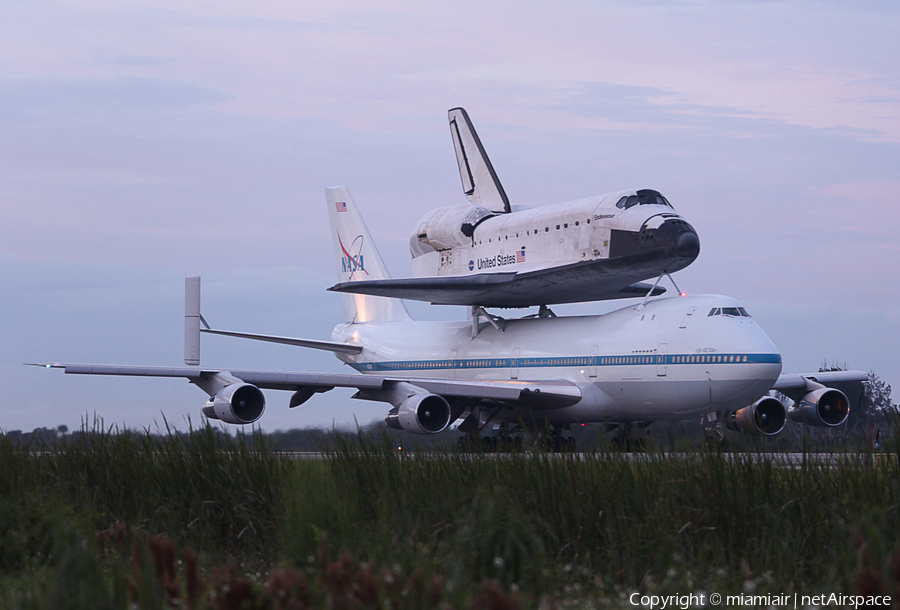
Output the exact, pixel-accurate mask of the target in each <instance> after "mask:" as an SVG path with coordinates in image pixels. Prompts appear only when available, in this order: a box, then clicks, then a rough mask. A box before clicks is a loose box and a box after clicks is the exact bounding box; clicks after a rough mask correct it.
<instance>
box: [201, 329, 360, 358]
mask: <svg viewBox="0 0 900 610" xmlns="http://www.w3.org/2000/svg"><path fill="white" fill-rule="evenodd" d="M200 332H202V333H208V334H210V335H224V336H226V337H238V338H240V339H252V340H254V341H268V342H269V343H282V344H284V345H295V346H297V347H309V348H312V349H321V350H325V351H329V352H337V353H340V354H358V353H360V352H361V351H362V347H361V346H359V345H349V344H347V343H334V342H332V341H316V340H314V339H295V338H293V337H277V336H274V335H257V334H254V333H241V332H237V331H233V330H213V329H211V328H201V329H200Z"/></svg>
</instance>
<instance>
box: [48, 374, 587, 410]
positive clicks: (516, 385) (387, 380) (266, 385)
mask: <svg viewBox="0 0 900 610" xmlns="http://www.w3.org/2000/svg"><path fill="white" fill-rule="evenodd" d="M35 366H43V367H46V368H58V369H63V371H64V372H65V373H67V374H75V375H126V376H137V377H180V378H184V379H187V380H188V381H189V382H191V383H193V384H196V385H198V386H199V387H201V388H202V389H204V390H206V391H207V393H210V395H213V394H215V393H216V392H218V391H219V390H221V389H222V388H223V387H225V386H227V385H230V384H233V383H236V382H238V381H241V382H243V383H248V384H251V385H254V386H256V387H258V388H262V389H267V390H292V391H294V392H302V393H305V394H306V398H308V397H309V396H312V394H313V393H320V392H327V391H329V390H331V389H334V388H356V389H357V390H359V391H360V392H361V396H360V397H361V398H368V399H370V400H386V398H384V397H383V395H382V393H389V392H390V391H391V389H392V388H393V387H394V386H396V385H397V384H400V383H407V384H410V385H412V386H415V388H418V389H421V390H424V391H425V392H430V393H432V394H439V395H441V396H443V397H444V398H446V399H448V400H452V399H463V400H465V399H469V400H473V401H482V400H488V401H494V402H501V403H510V404H513V403H514V404H525V405H529V406H532V407H534V408H537V409H558V408H562V407H567V406H570V405H573V404H575V403H576V402H578V401H579V400H581V389H580V388H579V387H578V386H577V385H576V384H574V383H572V382H570V381H566V380H544V381H518V380H478V381H468V380H467V381H463V380H456V379H442V378H431V377H395V376H383V375H362V374H353V373H350V374H341V373H336V374H334V373H304V372H288V371H242V370H225V369H205V368H195V367H159V366H133V365H108V364H65V363H47V364H39V365H35ZM301 402H302V401H301ZM301 402H297V403H296V404H294V401H293V400H292V404H291V406H296V405H297V404H301Z"/></svg>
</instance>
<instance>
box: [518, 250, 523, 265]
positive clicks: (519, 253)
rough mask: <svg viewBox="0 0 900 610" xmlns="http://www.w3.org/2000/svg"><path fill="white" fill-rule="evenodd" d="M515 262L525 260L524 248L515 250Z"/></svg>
mask: <svg viewBox="0 0 900 610" xmlns="http://www.w3.org/2000/svg"><path fill="white" fill-rule="evenodd" d="M516 262H517V263H524V262H525V250H516Z"/></svg>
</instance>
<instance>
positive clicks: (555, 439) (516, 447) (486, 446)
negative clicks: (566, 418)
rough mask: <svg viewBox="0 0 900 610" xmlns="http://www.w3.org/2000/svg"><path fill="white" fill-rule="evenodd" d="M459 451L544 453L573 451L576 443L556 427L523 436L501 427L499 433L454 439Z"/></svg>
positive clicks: (468, 435)
mask: <svg viewBox="0 0 900 610" xmlns="http://www.w3.org/2000/svg"><path fill="white" fill-rule="evenodd" d="M456 446H457V447H458V448H459V450H460V451H463V452H466V453H470V452H481V453H518V452H522V451H534V450H538V451H543V452H545V453H574V452H575V451H576V450H577V448H578V447H577V443H576V441H575V439H574V438H572V437H564V436H563V435H562V431H561V430H558V429H551V430H543V431H541V432H537V433H529V432H526V433H525V438H522V436H519V435H513V434H512V433H510V432H509V431H508V430H505V429H503V428H502V427H501V429H500V434H498V435H490V436H480V437H479V436H476V435H472V434H467V435H466V436H461V437H459V438H458V439H457V441H456Z"/></svg>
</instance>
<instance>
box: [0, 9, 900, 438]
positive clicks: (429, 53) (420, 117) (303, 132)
mask: <svg viewBox="0 0 900 610" xmlns="http://www.w3.org/2000/svg"><path fill="white" fill-rule="evenodd" d="M898 31H900V5H897V3H896V2H888V1H884V2H875V1H871V2H866V1H862V2H853V3H848V2H830V1H826V2H813V1H780V2H776V1H772V2H767V1H740V0H734V1H729V2H702V1H689V0H686V1H675V2H655V1H648V2H634V1H628V2H625V1H622V2H588V1H575V0H561V1H554V2H552V3H551V2H530V1H529V2H522V1H519V2H512V1H508V2H507V1H494V0H480V1H478V2H469V1H462V2H454V3H442V4H439V3H422V2H413V1H401V2H391V1H387V2H379V3H367V2H361V1H337V2H329V3H327V4H326V3H313V2H302V1H301V2H296V1H292V2H284V1H270V2H266V3H264V4H262V5H260V4H259V3H257V4H252V3H245V2H229V1H221V0H217V1H215V2H190V1H189V2H183V1H182V2H174V1H169V0H146V1H142V2H136V1H131V0H115V1H112V0H109V1H104V0H71V1H58V2H48V1H44V0H29V1H27V2H26V1H19V0H13V1H11V2H4V3H3V4H2V6H0V212H2V224H0V226H2V228H3V239H2V240H0V286H2V288H0V314H2V315H0V383H2V387H3V392H4V400H3V406H2V407H0V429H4V430H13V429H22V430H31V429H33V428H36V427H41V426H46V427H56V426H57V425H60V424H66V425H68V426H69V427H70V428H73V427H77V426H78V425H79V422H80V421H81V420H82V419H83V418H84V417H85V416H86V415H87V416H88V417H93V414H95V413H96V414H97V415H98V416H99V417H101V418H103V420H104V421H105V422H106V424H107V425H110V424H118V425H125V426H129V427H135V428H142V427H149V428H151V429H154V428H155V426H157V425H158V424H161V422H162V417H163V415H164V416H165V418H166V419H168V421H169V422H171V423H174V424H175V425H176V426H179V427H184V426H185V425H186V419H187V417H188V416H190V417H191V418H192V420H193V421H194V422H199V421H200V413H199V407H200V405H201V404H202V403H203V401H204V400H205V395H204V394H203V392H201V391H200V390H198V389H197V388H195V387H193V386H190V385H189V384H187V383H186V382H184V381H181V380H160V379H133V378H90V377H76V376H71V375H70V376H65V375H62V374H61V373H60V372H58V371H45V370H42V369H37V368H31V367H24V366H22V363H23V362H45V361H62V362H97V363H126V364H149V365H157V364H158V365H179V364H180V363H181V359H182V347H183V340H182V332H183V323H182V315H183V305H182V299H183V294H182V291H183V278H184V277H185V276H187V275H201V276H202V277H203V282H204V283H203V312H204V316H205V317H206V318H207V319H208V320H209V321H210V322H211V323H212V324H213V325H214V326H216V327H219V328H227V329H235V330H246V331H250V332H260V333H269V334H281V335H289V336H298V337H308V338H314V339H315V338H321V339H328V338H329V337H330V334H331V329H332V327H333V326H334V325H335V324H337V323H339V322H341V321H342V320H341V305H340V297H339V296H338V295H335V294H332V293H327V292H325V288H326V287H328V286H330V285H332V284H333V283H334V282H335V281H336V275H335V273H334V262H333V261H332V260H331V259H332V257H331V252H332V248H331V241H330V239H331V238H330V233H329V230H328V226H327V216H326V213H325V207H324V206H325V204H324V187H326V186H332V185H337V184H345V185H347V186H349V187H350V189H351V191H352V192H353V194H354V197H355V199H356V201H357V203H358V204H359V205H360V208H361V210H362V212H363V214H364V216H365V217H366V219H367V222H368V224H369V227H370V229H371V230H372V232H373V234H374V236H375V239H376V241H377V242H378V245H379V248H380V250H381V253H382V255H383V256H384V258H385V260H386V261H387V264H388V266H389V268H390V269H391V270H392V272H393V273H394V275H396V276H402V275H407V274H409V273H410V263H409V254H408V247H407V243H408V238H409V234H410V232H411V231H412V229H413V226H414V224H415V222H416V221H417V220H418V219H419V218H420V217H421V216H422V215H423V214H424V213H425V212H426V211H428V210H429V209H431V208H433V207H438V206H442V205H451V204H456V203H461V202H463V201H464V198H463V195H462V192H461V188H460V184H459V175H458V171H457V167H456V162H455V158H454V155H453V149H452V146H451V142H450V137H449V130H448V128H447V124H446V123H447V115H446V113H447V110H448V109H449V108H451V107H454V106H464V107H465V108H466V109H467V110H468V111H469V114H470V116H471V117H472V119H473V121H474V123H475V126H476V128H477V129H478V131H479V134H480V135H481V138H482V141H483V142H484V144H485V147H486V148H487V151H488V153H489V154H490V156H491V159H492V161H493V163H494V166H495V169H496V170H497V173H498V175H499V177H500V179H501V181H502V182H503V184H504V187H505V189H506V191H507V193H508V195H509V197H510V200H511V201H512V202H513V203H514V204H522V205H528V206H532V207H536V206H541V205H546V204H550V203H557V202H561V201H566V200H570V199H575V198H579V197H583V196H588V195H592V194H599V193H605V192H609V191H614V190H619V189H623V188H629V187H636V188H654V189H657V190H659V191H661V192H662V193H663V194H665V195H666V197H667V198H668V199H669V200H670V201H671V202H672V203H673V204H674V205H675V207H676V209H677V210H678V211H679V212H680V213H681V214H682V215H683V216H685V218H687V220H688V221H689V222H691V223H692V224H693V225H694V226H695V227H696V229H697V231H698V233H699V235H700V241H701V246H702V251H701V254H700V257H699V258H698V260H697V261H696V262H695V263H694V264H693V265H692V266H691V267H689V268H688V269H686V270H684V271H682V272H680V273H678V274H676V281H678V283H679V286H680V287H681V288H682V289H683V290H686V291H687V292H689V293H719V294H727V295H730V296H733V297H735V298H737V299H739V300H740V301H741V302H742V303H743V304H744V306H746V307H747V309H748V310H750V312H751V314H753V315H754V317H755V319H756V320H757V322H759V323H760V324H761V325H762V327H763V328H764V329H765V330H766V331H767V332H768V334H769V335H770V337H771V338H772V339H773V341H774V342H775V344H776V345H777V346H778V347H779V349H780V350H781V352H782V355H783V357H784V364H785V371H787V372H810V371H815V370H816V369H817V368H818V367H819V366H820V365H821V364H822V362H823V361H827V362H828V363H829V364H830V363H832V362H837V363H838V364H841V365H843V364H846V365H848V366H849V367H851V368H854V369H862V370H866V371H874V372H876V373H877V374H878V375H879V376H881V377H882V378H883V379H884V380H886V381H887V382H888V383H891V384H892V385H893V386H895V387H900V357H898V355H897V354H898V350H900V348H898V340H900V37H898V36H897V32H898ZM620 305H621V303H618V304H615V305H612V306H611V305H609V304H591V305H581V306H570V307H560V308H558V313H568V312H579V313H583V312H602V311H607V310H609V309H611V308H612V307H616V306H620ZM413 311H414V313H415V314H416V315H417V316H418V317H420V318H429V317H431V318H444V319H446V318H451V319H463V318H464V317H465V315H466V314H465V311H464V310H463V309H461V308H435V307H429V306H427V305H415V306H413ZM203 363H204V365H207V366H216V367H220V366H221V367H234V368H243V369H268V368H272V369H278V370H285V369H288V370H308V371H334V372H337V371H342V370H347V369H345V368H343V367H342V365H341V364H340V363H339V362H338V361H337V360H336V359H334V358H333V357H332V356H331V355H330V354H327V353H323V352H316V351H312V350H302V349H299V348H291V347H287V346H280V345H271V344H257V343H254V342H248V341H242V340H238V339H227V338H222V337H204V343H203ZM267 394H268V399H269V404H268V406H267V411H266V414H265V416H264V417H263V419H262V420H261V422H260V424H261V426H262V428H264V429H266V430H274V429H279V428H280V429H287V428H294V427H305V426H331V425H332V424H335V425H338V426H345V425H353V423H354V418H356V421H359V422H360V423H368V422H369V421H372V420H376V419H380V418H382V417H383V416H384V414H385V412H386V408H385V405H382V404H377V403H367V402H363V401H352V400H350V399H349V396H350V392H349V391H341V390H335V391H333V392H330V393H328V394H324V395H319V396H317V397H315V398H314V399H313V400H311V401H309V402H308V403H306V404H305V405H303V406H302V407H299V408H297V409H294V410H292V411H289V410H288V409H287V400H288V394H287V393H283V392H282V393H278V392H269V393H267ZM896 400H897V398H896V396H895V401H896Z"/></svg>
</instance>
